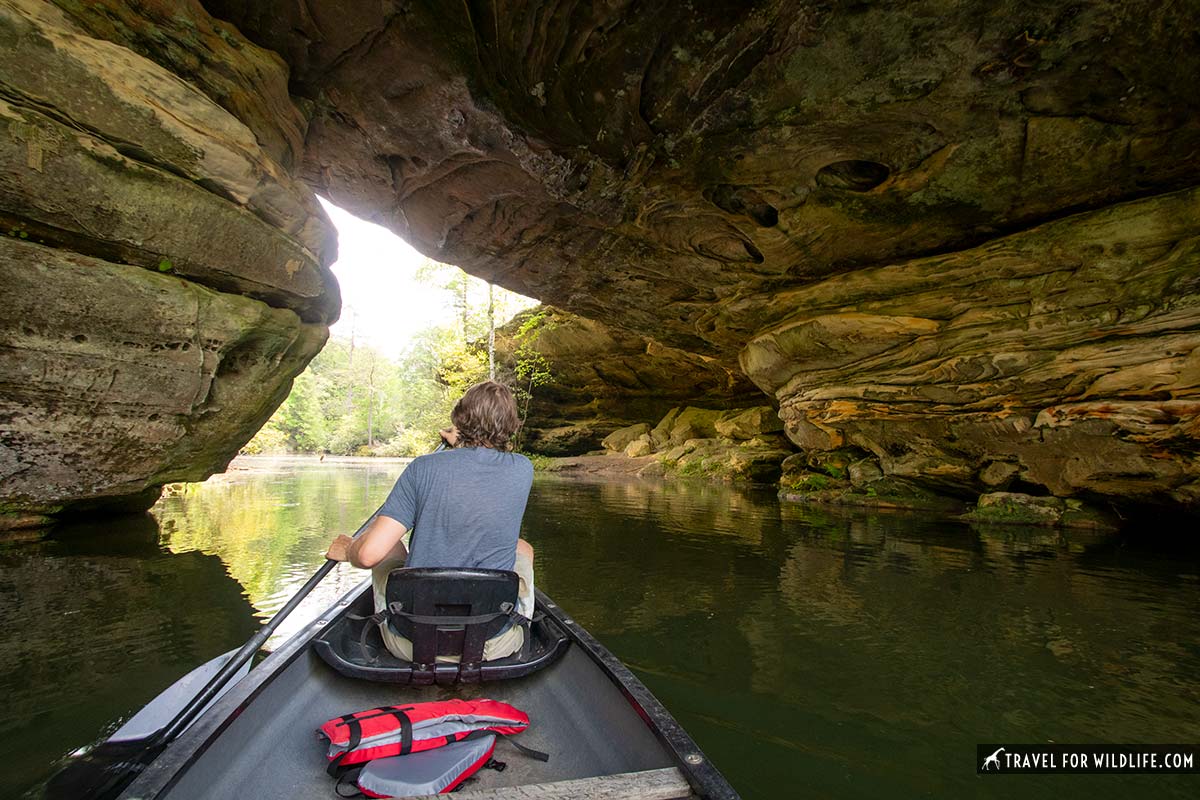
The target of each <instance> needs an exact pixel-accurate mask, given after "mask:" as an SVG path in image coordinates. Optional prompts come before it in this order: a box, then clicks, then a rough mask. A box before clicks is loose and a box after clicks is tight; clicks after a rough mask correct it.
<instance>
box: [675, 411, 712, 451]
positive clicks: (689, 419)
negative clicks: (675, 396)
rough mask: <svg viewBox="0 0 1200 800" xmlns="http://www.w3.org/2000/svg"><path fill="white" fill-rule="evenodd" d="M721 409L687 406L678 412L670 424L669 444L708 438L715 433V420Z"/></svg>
mask: <svg viewBox="0 0 1200 800" xmlns="http://www.w3.org/2000/svg"><path fill="white" fill-rule="evenodd" d="M722 413H723V412H721V411H714V410H711V409H707V408H693V407H692V406H688V407H687V408H685V409H683V410H682V411H680V412H679V414H678V415H677V416H676V417H675V421H674V422H673V423H672V424H671V435H670V437H669V438H668V441H669V442H670V443H671V444H682V443H683V442H686V441H687V440H688V439H709V438H713V437H715V436H716V435H717V429H716V422H717V420H718V419H720V418H721V414H722Z"/></svg>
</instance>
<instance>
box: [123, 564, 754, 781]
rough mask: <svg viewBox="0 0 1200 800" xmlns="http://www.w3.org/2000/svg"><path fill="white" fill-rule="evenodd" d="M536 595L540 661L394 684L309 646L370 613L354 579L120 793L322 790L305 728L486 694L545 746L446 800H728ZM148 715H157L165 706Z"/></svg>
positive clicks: (685, 741) (674, 732)
mask: <svg viewBox="0 0 1200 800" xmlns="http://www.w3.org/2000/svg"><path fill="white" fill-rule="evenodd" d="M536 603H537V609H538V611H540V612H541V613H542V618H541V619H540V621H539V623H538V625H540V626H545V630H544V631H543V632H542V638H543V639H544V640H546V641H551V642H556V641H557V640H558V639H560V638H561V639H565V640H567V641H569V645H568V646H559V645H556V652H554V653H553V654H552V655H553V657H552V658H547V659H546V661H547V662H548V666H544V667H543V668H541V669H539V670H538V671H536V672H533V673H532V674H528V675H525V676H523V677H517V678H512V679H509V680H500V681H492V682H484V683H473V684H461V683H460V684H455V685H449V686H447V685H439V684H437V683H434V684H433V685H424V686H419V685H411V684H408V685H398V684H396V683H384V682H377V681H370V680H362V679H357V678H353V677H348V676H347V675H344V674H341V672H339V671H338V670H335V669H334V668H333V667H331V666H330V663H328V662H327V660H326V659H327V658H328V656H329V654H328V653H325V654H324V656H325V657H322V654H321V653H319V652H318V649H319V648H320V647H327V646H328V641H329V637H328V636H325V637H323V634H326V633H328V632H330V631H331V630H333V629H334V628H335V627H338V626H346V625H348V624H349V622H348V620H349V618H350V617H351V616H352V615H357V616H361V615H364V614H370V613H371V612H372V611H373V608H372V607H371V606H372V597H371V592H370V582H369V581H365V582H364V583H362V584H361V585H360V586H358V587H356V588H355V589H353V590H352V591H351V592H349V593H347V594H346V595H345V596H344V597H342V598H341V599H340V600H339V601H338V602H337V603H335V604H334V605H332V606H331V607H330V608H329V609H328V610H326V611H325V612H324V613H323V614H322V615H321V616H320V617H318V618H317V619H315V620H313V621H312V622H311V623H309V624H308V625H307V626H306V627H305V628H304V629H303V630H301V631H299V632H298V633H297V634H296V635H295V636H293V637H291V638H290V639H289V640H287V641H286V642H285V643H284V644H282V645H281V646H280V647H278V648H277V649H276V650H275V651H274V652H272V653H271V654H270V655H269V656H267V657H266V658H265V659H264V660H263V661H262V662H261V663H260V664H258V665H257V666H256V667H255V668H254V669H253V670H251V671H250V672H249V673H248V674H247V675H246V676H245V677H244V678H242V679H241V680H240V681H238V682H237V683H236V684H235V685H233V686H232V688H230V689H229V690H228V691H227V692H226V693H225V694H224V695H223V696H221V697H220V698H219V699H217V700H216V701H215V702H214V703H213V704H212V705H211V706H210V707H209V708H208V709H207V710H206V711H205V712H204V713H203V714H202V715H201V716H199V717H198V718H197V719H196V720H195V722H194V723H192V724H191V726H190V727H188V728H187V729H186V730H185V731H184V732H183V733H182V735H180V737H179V738H178V739H176V740H175V741H174V742H172V743H171V744H170V745H169V746H168V747H167V748H166V749H165V750H164V751H163V752H162V753H161V754H160V755H159V756H158V757H157V758H156V759H155V760H154V761H153V762H151V763H150V765H149V766H147V767H146V769H145V770H144V771H143V772H142V773H141V774H140V775H139V776H138V777H137V778H136V780H134V781H133V783H131V784H130V785H129V786H128V787H127V788H126V789H125V791H124V792H123V793H122V794H121V795H120V797H121V798H123V800H134V798H138V800H167V799H168V798H169V800H193V798H223V797H251V798H255V800H269V799H270V798H288V800H308V799H310V798H311V799H312V800H328V799H329V798H331V797H334V796H335V794H334V781H333V780H332V779H331V778H330V777H329V776H328V775H327V774H326V773H325V766H326V759H325V757H324V747H323V746H322V742H321V741H319V740H318V738H317V737H316V735H315V733H314V731H315V729H316V728H317V727H318V726H319V725H321V724H322V723H323V722H325V721H326V720H328V719H332V718H334V717H337V716H340V715H343V714H348V713H352V712H355V711H359V710H363V709H368V708H373V707H375V706H381V705H394V704H407V703H411V702H423V701H432V700H446V699H450V698H453V697H460V698H463V699H472V698H490V699H493V700H500V701H503V702H506V703H510V704H511V705H513V706H516V707H517V708H519V709H521V710H523V711H525V712H526V713H528V714H529V717H530V719H531V724H530V726H529V728H528V730H526V731H525V732H524V733H522V734H520V736H518V737H514V738H516V739H517V741H518V742H519V743H520V744H522V745H524V746H526V747H529V748H533V749H536V750H541V751H544V752H546V753H549V754H550V759H549V761H547V762H544V763H543V762H540V761H537V760H535V759H531V758H526V757H524V756H522V755H521V754H519V753H518V752H517V750H516V749H513V748H508V747H506V745H505V743H504V742H501V743H500V744H499V745H498V747H497V750H496V757H497V758H499V759H501V760H503V761H505V762H506V763H507V765H508V767H507V769H504V770H503V771H495V770H481V771H480V772H479V773H477V774H476V775H475V776H473V777H472V779H471V780H470V781H469V782H468V783H466V784H465V785H464V786H463V787H461V788H460V789H459V790H458V791H457V792H456V796H457V797H458V799H459V800H484V798H487V799H488V800H499V798H503V797H511V796H513V795H514V791H513V788H514V787H521V788H520V791H519V795H520V796H521V797H524V798H540V799H544V800H552V799H557V798H563V799H564V800H565V798H584V799H585V800H586V798H601V797H602V798H605V799H606V800H620V798H628V799H629V800H671V799H672V798H711V799H712V800H735V799H736V798H737V797H738V795H737V793H736V792H735V791H734V790H733V788H732V787H731V786H730V785H729V783H728V782H727V781H726V780H725V778H724V777H723V776H722V775H721V773H720V772H719V771H718V770H717V768H716V767H715V766H713V764H712V763H711V762H710V761H709V760H708V758H707V757H706V756H705V755H704V753H703V752H701V750H700V748H699V747H698V746H697V745H696V743H695V742H694V741H693V740H692V738H691V737H690V736H689V735H688V734H687V732H686V731H684V729H683V728H682V727H681V726H680V725H679V723H678V722H677V721H676V720H675V719H674V718H673V717H672V716H671V714H670V713H669V712H668V711H667V710H666V709H665V708H664V707H663V706H662V704H661V703H660V702H659V701H658V700H657V699H656V698H655V697H654V695H653V694H651V692H650V691H649V690H648V689H647V688H646V687H645V686H644V685H643V684H642V683H641V681H639V680H638V679H637V678H636V677H635V676H634V675H633V674H632V673H631V672H630V671H629V669H628V668H626V667H625V665H624V664H622V663H621V662H620V661H619V660H618V659H617V658H616V657H614V656H613V655H612V654H611V653H610V652H609V651H608V650H607V649H605V648H604V646H603V645H601V644H600V643H599V642H597V641H596V639H595V638H593V637H592V636H591V635H590V634H589V633H588V632H587V631H586V630H584V628H583V627H582V626H580V625H579V624H578V623H577V622H576V621H575V620H573V619H572V618H571V617H570V616H568V615H567V614H566V613H565V612H564V611H563V609H562V608H561V607H559V606H558V605H557V604H555V603H554V602H553V601H551V600H550V599H549V598H547V597H546V596H545V595H544V594H543V593H541V592H540V591H539V592H538V593H537V596H536ZM547 631H548V633H547ZM205 668H208V669H212V666H211V665H206V667H202V668H201V669H205ZM168 691H170V690H168ZM176 691H178V690H176ZM151 705H154V703H152V704H151ZM159 705H164V706H169V705H170V703H166V702H165V701H164V702H163V703H160V704H159ZM161 713H163V715H164V716H166V717H169V716H170V710H169V709H166V710H165V711H164V712H161ZM142 716H143V717H145V716H146V715H142ZM151 716H153V715H151ZM143 724H144V723H143Z"/></svg>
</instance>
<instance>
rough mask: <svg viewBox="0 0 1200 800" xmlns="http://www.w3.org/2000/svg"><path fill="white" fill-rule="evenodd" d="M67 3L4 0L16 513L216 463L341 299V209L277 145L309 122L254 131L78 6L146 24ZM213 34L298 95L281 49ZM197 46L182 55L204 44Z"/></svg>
mask: <svg viewBox="0 0 1200 800" xmlns="http://www.w3.org/2000/svg"><path fill="white" fill-rule="evenodd" d="M153 5H154V4H147V9H149V8H152V7H153ZM63 6H64V7H65V8H67V10H68V11H70V10H72V9H74V10H76V11H78V12H80V17H78V18H77V17H73V16H71V15H70V14H68V13H64V11H62V10H60V9H58V8H56V7H55V6H53V5H50V4H46V3H41V2H34V1H33V0H4V2H2V3H0V232H2V233H3V234H5V235H4V236H3V238H0V308H3V313H2V314H0V516H3V517H4V518H5V520H6V522H7V524H10V525H11V524H30V523H35V522H38V521H40V520H43V519H44V518H45V517H46V516H47V515H49V514H55V513H60V512H62V511H65V510H72V509H74V510H82V509H86V508H93V507H120V508H137V507H142V508H144V507H146V506H147V505H148V504H149V503H151V502H153V500H154V498H155V497H157V487H158V486H159V485H161V484H162V483H164V482H167V481H176V480H197V479H202V478H204V477H206V476H207V475H209V474H211V473H212V472H214V471H216V470H218V469H221V468H222V467H223V466H224V465H225V464H226V463H227V462H228V461H229V459H230V458H232V457H233V456H234V455H235V454H236V452H237V449H238V447H239V446H240V445H241V444H242V443H244V442H245V441H246V440H247V439H248V438H249V437H250V436H252V435H253V433H254V431H255V430H256V429H257V428H258V427H259V426H260V425H261V424H262V422H263V421H264V420H265V419H266V418H267V417H268V416H269V415H270V413H271V412H272V411H273V409H274V408H275V406H277V405H278V404H279V402H281V401H282V399H283V398H284V397H285V396H286V395H287V391H288V389H289V387H290V385H291V379H292V377H293V376H294V375H296V374H297V373H298V372H299V371H300V370H301V369H303V367H304V365H305V363H306V362H307V361H308V359H309V358H311V357H312V356H313V355H314V354H315V353H316V352H318V351H319V350H320V348H321V346H322V344H323V343H324V341H325V337H326V335H327V324H328V323H329V322H330V321H332V320H333V319H335V318H336V316H337V312H338V307H339V301H338V295H337V287H336V282H335V281H334V280H333V279H332V276H331V274H330V273H329V271H328V268H327V264H328V262H329V260H330V259H331V257H332V255H333V252H334V244H333V242H334V239H333V233H332V228H331V226H330V225H329V223H328V221H327V219H326V218H325V215H324V213H323V212H322V211H321V209H320V207H319V205H318V204H317V202H316V198H315V196H314V195H313V193H312V191H311V190H310V189H308V188H307V187H306V186H303V185H301V184H299V183H297V182H296V181H294V180H293V179H292V178H291V177H290V175H289V174H288V171H287V170H286V169H285V167H284V166H283V164H281V160H286V153H287V151H288V147H289V146H288V145H287V142H288V141H289V140H290V141H291V143H292V145H293V146H294V145H298V144H299V141H300V131H299V128H297V127H296V126H295V125H290V126H289V125H276V123H278V122H279V121H280V118H278V117H277V116H275V115H274V114H272V115H270V116H269V118H268V115H262V117H261V118H260V119H259V123H260V124H259V125H258V126H257V129H256V130H251V129H250V128H249V127H247V125H246V124H244V123H243V122H242V121H241V120H239V119H238V118H237V117H236V116H234V114H233V113H231V111H230V109H228V108H225V107H223V106H222V105H221V104H220V103H219V102H217V100H216V99H214V97H211V96H209V95H207V94H205V93H204V91H201V90H200V89H199V88H197V85H196V83H189V82H186V81H184V80H181V78H180V77H179V76H178V75H175V74H173V73H172V72H170V71H168V70H167V69H164V68H163V67H162V66H160V65H159V64H156V63H154V62H153V61H152V60H150V59H148V58H145V57H143V56H141V55H138V54H137V53H135V52H134V51H133V50H132V49H131V46H132V43H131V41H128V40H126V41H121V42H117V41H106V40H105V39H104V38H103V37H102V36H99V35H97V34H96V32H95V31H92V30H89V29H88V28H87V27H85V25H84V24H83V23H84V22H86V21H87V20H88V19H91V20H93V21H100V20H103V21H104V22H105V24H107V25H108V26H109V30H108V31H107V33H109V34H111V36H112V37H113V38H117V39H121V38H123V37H125V38H127V39H128V38H135V37H134V35H133V29H132V28H131V27H129V26H127V25H124V24H122V23H121V22H120V19H118V18H117V17H114V16H111V15H109V16H105V15H103V14H99V13H98V11H99V9H98V7H97V6H96V4H71V3H63ZM113 8H114V9H120V10H121V11H122V12H123V13H124V14H125V15H126V16H128V17H130V18H131V20H132V19H134V18H136V19H138V20H140V21H141V22H142V24H143V25H145V26H149V25H150V23H149V22H148V21H147V20H146V19H145V17H135V15H133V14H132V12H131V11H130V9H129V8H128V7H126V6H125V4H114V5H113ZM162 11H163V13H164V15H166V14H167V13H168V12H169V14H170V16H171V17H172V18H173V20H174V22H175V24H176V25H177V26H186V25H188V24H189V20H193V21H194V20H199V21H200V22H201V23H202V24H209V25H211V24H212V21H211V20H210V19H209V18H208V16H207V14H205V13H204V11H203V10H202V9H200V7H199V6H198V5H197V4H191V5H186V4H185V5H179V4H163V6H162ZM193 27H195V26H194V24H193ZM158 38H159V41H160V43H161V41H162V40H163V39H164V37H162V36H161V35H159V37H158ZM216 41H219V42H221V43H222V46H223V50H222V52H221V53H220V54H219V55H218V56H216V59H217V60H219V62H220V64H221V65H223V68H222V70H221V71H222V72H224V74H225V75H226V76H228V75H229V74H230V72H231V70H232V72H233V74H234V77H233V79H232V80H233V82H234V83H236V84H237V85H238V87H239V91H241V92H243V93H244V96H251V95H253V94H254V93H255V91H256V90H261V96H262V97H272V96H274V97H276V98H278V97H282V98H284V100H286V97H287V94H286V70H285V69H284V67H283V65H282V63H281V62H280V61H279V60H278V58H277V57H275V56H273V55H270V54H268V53H266V52H265V51H263V50H261V49H259V48H257V47H255V46H254V45H252V44H251V43H250V42H248V41H246V40H245V39H244V38H242V37H241V36H240V35H239V34H237V32H236V31H235V30H233V29H232V28H231V27H230V26H226V25H221V26H220V37H217V38H216ZM199 43H200V40H199V39H197V38H195V37H194V38H193V39H192V40H191V41H189V43H188V47H189V49H188V50H187V51H182V50H180V51H179V52H181V53H184V52H186V53H190V57H191V58H193V59H195V58H197V57H198V56H199V55H200V49H201V48H200V46H199ZM238 67H242V68H243V69H242V70H241V71H240V72H239V71H238ZM214 71H215V70H214ZM197 83H203V82H202V81H197ZM206 88H207V89H209V90H211V89H212V87H211V86H209V87H206ZM222 99H226V100H228V99H229V98H228V97H224V98H222ZM288 105H289V107H290V103H288ZM231 107H232V108H233V109H234V110H235V111H236V110H244V109H241V106H240V105H239V104H238V103H236V102H235V103H232V104H231ZM296 117H298V114H296V113H295V110H294V109H293V118H292V119H290V120H286V119H285V120H284V121H285V122H291V123H295V122H296V120H295V118H296ZM272 125H276V127H274V128H273V127H272ZM268 131H273V132H274V135H273V136H271V135H267V132H268Z"/></svg>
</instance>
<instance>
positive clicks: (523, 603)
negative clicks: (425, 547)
mask: <svg viewBox="0 0 1200 800" xmlns="http://www.w3.org/2000/svg"><path fill="white" fill-rule="evenodd" d="M402 566H404V564H403V562H397V561H391V562H384V563H382V564H380V565H379V566H377V567H375V568H374V569H373V570H371V586H372V588H373V589H374V590H375V608H376V609H377V610H378V609H383V608H385V607H386V606H387V601H386V600H384V597H385V595H386V591H387V578H388V574H389V573H391V571H392V570H393V569H395V568H396V567H402ZM513 572H515V573H517V577H518V578H520V579H521V588H520V590H519V595H518V599H517V612H518V613H519V614H520V615H521V616H523V617H525V618H526V619H530V618H532V617H533V603H534V601H533V561H532V560H530V559H529V557H528V556H526V555H524V554H522V553H517V563H516V564H514V565H513ZM379 632H380V634H382V636H383V643H384V645H385V646H386V647H387V649H388V651H389V652H391V654H392V655H394V656H395V657H396V658H401V659H404V660H405V661H412V642H410V641H409V640H408V639H406V638H404V637H403V636H400V635H399V634H397V633H395V632H393V631H392V629H391V628H389V627H388V626H387V625H381V626H380V627H379ZM524 642H525V631H524V629H523V628H521V627H520V626H519V625H513V626H512V627H511V628H509V629H508V630H506V631H504V632H502V633H498V634H496V635H495V636H493V637H492V638H490V639H488V640H487V641H486V642H484V643H483V660H484V661H495V660H496V659H498V658H507V657H508V656H511V655H512V654H513V653H515V652H517V651H518V650H520V649H521V645H522V644H524ZM458 660H459V659H458V656H439V657H438V661H445V662H450V663H457V662H458Z"/></svg>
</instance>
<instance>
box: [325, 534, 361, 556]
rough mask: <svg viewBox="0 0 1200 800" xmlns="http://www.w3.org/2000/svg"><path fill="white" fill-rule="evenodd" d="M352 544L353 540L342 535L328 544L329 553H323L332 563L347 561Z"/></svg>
mask: <svg viewBox="0 0 1200 800" xmlns="http://www.w3.org/2000/svg"><path fill="white" fill-rule="evenodd" d="M353 543H354V540H353V539H351V538H350V537H349V536H347V535H346V534H344V533H343V534H341V535H340V536H338V537H337V538H336V539H334V540H333V541H332V542H330V543H329V551H328V552H327V553H325V557H326V558H328V559H330V560H332V561H349V560H350V545H351V544H353Z"/></svg>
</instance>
